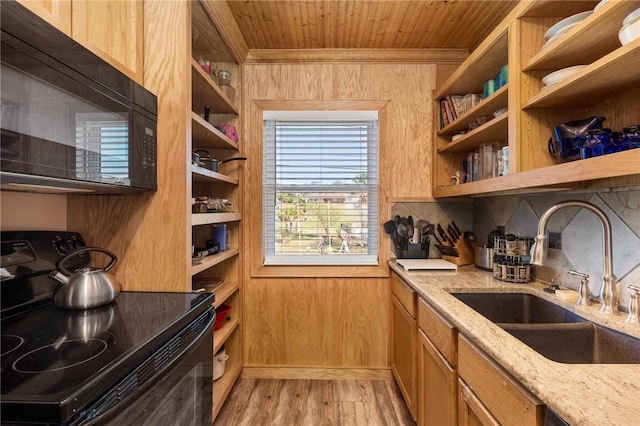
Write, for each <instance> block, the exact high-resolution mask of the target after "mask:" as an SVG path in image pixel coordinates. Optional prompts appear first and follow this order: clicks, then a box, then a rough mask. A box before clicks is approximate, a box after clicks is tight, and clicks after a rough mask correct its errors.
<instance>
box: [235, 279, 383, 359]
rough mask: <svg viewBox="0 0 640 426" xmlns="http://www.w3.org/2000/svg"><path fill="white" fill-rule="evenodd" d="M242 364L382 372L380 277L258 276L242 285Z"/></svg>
mask: <svg viewBox="0 0 640 426" xmlns="http://www.w3.org/2000/svg"><path fill="white" fill-rule="evenodd" d="M244 293H245V295H244V317H243V324H244V333H245V334H244V341H245V365H247V366H249V367H266V366H271V367H313V368H323V367H324V368H332V367H340V368H385V367H386V366H387V363H388V354H387V346H386V344H387V336H388V322H385V319H387V318H386V316H387V314H385V313H386V312H387V311H388V303H389V299H390V297H389V289H388V282H387V279H385V278H371V279H369V278H361V279H357V278H351V279H344V278H295V279H293V278H292V279H275V278H261V279H255V280H252V281H251V282H245V285H244Z"/></svg>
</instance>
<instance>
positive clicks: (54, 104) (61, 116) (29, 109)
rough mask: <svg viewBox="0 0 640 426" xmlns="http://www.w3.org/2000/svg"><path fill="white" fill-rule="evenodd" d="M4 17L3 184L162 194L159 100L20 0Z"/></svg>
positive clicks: (8, 5)
mask: <svg viewBox="0 0 640 426" xmlns="http://www.w3.org/2000/svg"><path fill="white" fill-rule="evenodd" d="M0 16H1V20H2V25H1V29H2V47H1V49H0V56H1V59H2V61H1V62H2V69H1V79H2V99H1V102H2V120H1V123H2V145H1V148H2V150H1V168H0V170H1V172H0V178H1V181H2V188H3V189H9V190H37V191H40V192H43V191H44V192H47V188H52V189H51V190H49V191H48V192H61V191H62V192H88V193H127V192H139V191H141V190H155V189H156V188H157V182H156V180H157V171H156V154H157V153H156V145H157V141H156V131H157V99H156V96H155V95H153V94H152V93H151V92H149V91H147V90H146V89H145V88H143V87H142V86H140V85H138V84H137V83H136V82H134V81H133V80H131V79H130V78H129V77H127V76H126V75H125V74H123V73H122V72H120V71H119V70H117V69H116V68H114V67H113V66H111V65H109V64H108V63H107V62H105V61H104V60H102V59H100V58H99V57H98V56H96V55H95V54H93V53H91V52H90V51H89V50H87V49H86V48H85V47H83V46H82V45H80V44H79V43H77V42H75V41H74V40H72V39H71V38H70V37H68V36H67V35H66V34H64V33H62V32H61V31H59V30H57V29H56V28H54V27H53V26H51V25H50V24H48V23H47V22H45V21H44V20H42V19H41V18H39V17H38V16H37V15H35V14H33V13H32V12H30V11H29V10H28V9H26V8H25V7H24V6H22V5H20V4H19V3H17V2H15V1H13V0H7V1H5V0H3V1H1V2H0Z"/></svg>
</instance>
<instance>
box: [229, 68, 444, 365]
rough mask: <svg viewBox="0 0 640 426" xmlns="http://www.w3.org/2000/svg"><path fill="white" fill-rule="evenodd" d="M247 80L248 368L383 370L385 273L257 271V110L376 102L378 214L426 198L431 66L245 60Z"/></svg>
mask: <svg viewBox="0 0 640 426" xmlns="http://www.w3.org/2000/svg"><path fill="white" fill-rule="evenodd" d="M243 76H244V79H243V84H242V86H243V90H244V98H243V105H244V109H243V111H244V113H243V118H244V124H243V132H242V135H243V139H242V142H241V143H240V145H241V146H242V148H243V149H244V150H245V151H244V152H243V154H246V155H247V157H249V161H247V162H246V164H245V167H246V169H245V181H246V182H245V188H246V190H245V199H244V211H245V214H244V216H243V225H242V227H243V229H244V232H245V233H244V237H243V248H242V249H243V255H242V257H243V259H245V262H244V267H243V271H244V273H243V274H244V277H243V292H244V303H245V305H244V307H245V309H244V315H243V327H244V328H243V330H244V342H245V346H244V363H245V366H247V367H249V368H268V367H271V368H287V367H289V368H291V369H295V368H298V369H299V368H322V369H335V368H342V369H357V368H374V369H375V368H387V367H388V349H387V348H388V328H387V327H388V323H389V312H390V309H389V300H390V297H389V289H388V281H387V278H386V277H378V278H376V277H370V278H367V277H365V276H364V275H363V273H361V272H359V271H360V270H358V269H357V268H356V267H349V268H345V269H343V270H342V272H335V271H336V270H339V268H333V267H315V268H313V267H298V268H293V267H263V268H262V269H260V265H261V264H262V207H261V198H260V195H259V194H261V193H262V186H261V185H262V163H261V162H262V110H263V109H264V108H266V106H267V105H268V106H269V108H270V109H274V110H277V109H283V108H284V107H285V106H286V105H287V104H289V105H290V103H289V102H290V101H292V100H296V101H302V102H300V103H298V104H296V105H302V107H301V108H302V109H305V108H306V109H313V108H320V106H321V105H325V108H326V107H327V106H326V105H330V107H329V108H331V106H334V107H335V109H349V108H347V107H346V106H345V105H347V106H348V105H349V103H350V102H356V103H373V104H375V105H380V106H379V107H378V108H380V119H381V129H380V131H381V133H380V134H381V148H380V149H381V150H380V158H381V165H380V171H381V177H380V179H381V181H380V188H381V206H380V211H381V215H384V214H387V213H385V212H388V211H390V205H389V203H390V201H389V200H391V199H392V198H395V199H397V198H398V197H413V198H416V197H421V198H424V197H427V196H429V195H430V172H429V170H428V169H429V164H430V161H431V160H430V157H431V139H432V129H431V108H432V107H431V103H432V91H433V88H434V80H435V65H425V64H395V65H387V64H364V65H355V64H298V65H293V64H255V65H254V64H252V65H247V64H245V65H244V66H243ZM323 100H324V102H319V101H323ZM327 101H329V102H327ZM382 123H384V124H382ZM383 220H384V217H383V216H381V221H383ZM381 241H384V243H383V244H381V250H380V264H381V268H384V269H385V270H386V261H387V259H388V256H389V253H388V247H387V246H386V244H388V242H387V241H386V239H384V238H381ZM384 247H386V249H384ZM359 268H367V267H359ZM265 269H268V270H271V271H273V270H276V271H278V272H276V274H278V276H277V277H275V276H274V277H271V278H269V277H267V275H269V272H263V271H264V270H265ZM327 269H328V270H330V271H334V273H333V274H332V273H331V272H328V273H327V272H325V271H326V270H327ZM309 270H310V271H311V272H308V271H309ZM263 275H264V276H263ZM384 275H385V276H386V272H385V273H384ZM303 276H304V277H303ZM354 277H359V278H354ZM263 371H264V370H263Z"/></svg>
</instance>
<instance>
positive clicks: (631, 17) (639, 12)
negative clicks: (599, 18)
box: [622, 7, 640, 27]
mask: <svg viewBox="0 0 640 426" xmlns="http://www.w3.org/2000/svg"><path fill="white" fill-rule="evenodd" d="M638 19H640V7H639V8H637V9H636V10H634V11H633V12H631V13H630V14H628V15H627V17H626V18H624V21H622V26H623V27H626V26H627V25H629V24H631V23H633V22H635V21H637V20H638Z"/></svg>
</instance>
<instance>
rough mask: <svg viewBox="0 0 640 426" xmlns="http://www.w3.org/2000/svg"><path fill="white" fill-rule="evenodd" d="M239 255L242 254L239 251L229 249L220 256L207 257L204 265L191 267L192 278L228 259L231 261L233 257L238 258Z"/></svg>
mask: <svg viewBox="0 0 640 426" xmlns="http://www.w3.org/2000/svg"><path fill="white" fill-rule="evenodd" d="M239 253H240V252H239V250H238V249H229V250H225V251H221V252H220V253H218V254H214V255H211V256H207V257H205V258H204V261H203V262H202V263H199V264H197V265H192V266H191V276H193V275H195V274H198V273H200V272H202V271H204V270H207V269H209V268H211V267H212V266H215V265H217V264H219V263H222V262H224V261H225V260H227V259H231V258H232V257H233V256H237V255H238V254H239Z"/></svg>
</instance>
